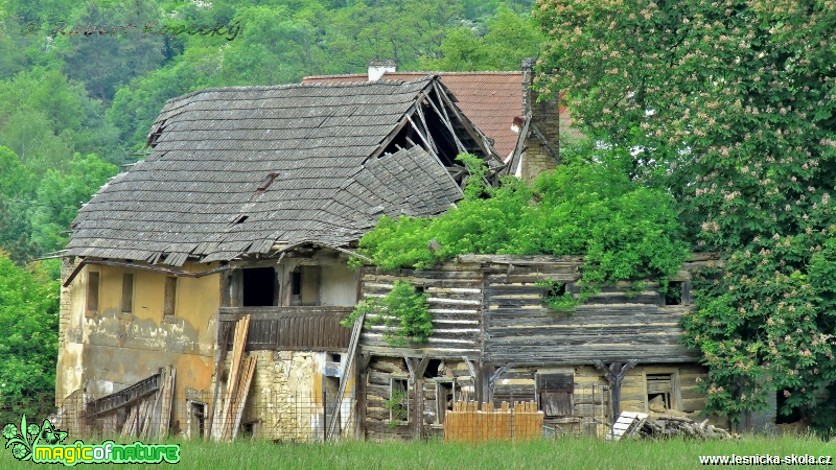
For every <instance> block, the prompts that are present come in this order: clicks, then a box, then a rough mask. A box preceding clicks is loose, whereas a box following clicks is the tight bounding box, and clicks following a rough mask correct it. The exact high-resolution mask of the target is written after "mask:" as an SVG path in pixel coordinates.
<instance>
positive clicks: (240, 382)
mask: <svg viewBox="0 0 836 470" xmlns="http://www.w3.org/2000/svg"><path fill="white" fill-rule="evenodd" d="M249 328H250V316H249V315H246V316H244V317H243V318H242V319H240V320H238V322H236V324H235V334H234V336H233V340H232V351H231V352H232V361H231V364H230V368H229V373H228V374H226V375H227V379H226V381H225V383H224V381H223V380H218V382H217V384H216V387H218V390H220V387H224V385H225V387H224V392H223V393H216V399H215V402H214V403H213V416H212V426H211V429H210V436H211V437H212V439H213V440H215V441H230V440H232V439H235V437H236V436H237V434H238V428H239V427H240V426H241V418H242V417H243V415H244V407H245V406H246V403H247V395H248V394H249V392H250V384H251V383H252V379H253V375H254V373H255V363H256V359H255V357H252V356H250V357H246V358H245V357H244V348H245V347H246V345H247V335H248V333H249ZM219 375H223V374H219Z"/></svg>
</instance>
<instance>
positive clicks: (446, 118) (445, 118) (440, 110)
mask: <svg viewBox="0 0 836 470" xmlns="http://www.w3.org/2000/svg"><path fill="white" fill-rule="evenodd" d="M436 95H437V93H436ZM426 98H427V102H428V103H429V104H430V106H432V108H433V109H434V110H435V113H436V114H437V115H438V117H439V118H440V119H441V122H443V123H444V125H445V126H446V127H447V130H448V131H450V135H452V136H453V141H454V142H455V143H456V149H457V150H458V151H459V153H465V152H467V149H466V148H465V147H464V144H463V143H462V141H461V140H459V135H458V134H456V130H455V129H453V124H452V123H451V121H450V115H448V114H447V110H446V109H445V108H444V105H443V104H441V98H439V105H438V106H436V104H435V103H434V102H433V100H432V98H431V97H430V96H426Z"/></svg>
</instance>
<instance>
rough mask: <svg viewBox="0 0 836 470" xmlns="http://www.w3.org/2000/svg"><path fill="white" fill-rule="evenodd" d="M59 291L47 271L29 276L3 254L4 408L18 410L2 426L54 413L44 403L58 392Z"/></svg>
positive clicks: (0, 349) (1, 418)
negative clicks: (27, 415)
mask: <svg viewBox="0 0 836 470" xmlns="http://www.w3.org/2000/svg"><path fill="white" fill-rule="evenodd" d="M59 288H60V286H59V281H54V280H51V278H50V276H49V275H48V274H47V273H46V272H44V269H43V267H42V266H40V265H33V266H32V267H31V268H30V270H25V269H23V268H21V267H18V266H16V265H15V264H14V263H13V262H12V261H11V260H10V259H9V258H7V257H6V256H5V255H4V254H2V253H0V331H3V332H5V334H4V335H3V336H2V338H0V357H2V358H3V367H2V368H0V403H1V404H3V405H11V404H14V408H8V407H4V409H3V413H0V422H6V421H8V420H9V419H12V418H13V417H14V419H17V417H19V416H20V414H21V413H28V414H30V415H35V414H47V413H49V412H51V411H52V409H51V402H52V400H51V399H48V400H43V397H44V396H45V395H48V394H50V393H52V391H53V390H54V388H55V357H56V356H57V354H58V338H57V331H58V296H59ZM22 429H26V428H25V426H24V427H23V428H22Z"/></svg>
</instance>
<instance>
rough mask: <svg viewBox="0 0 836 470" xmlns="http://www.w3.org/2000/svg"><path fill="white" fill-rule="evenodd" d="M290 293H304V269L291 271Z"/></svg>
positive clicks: (297, 294)
mask: <svg viewBox="0 0 836 470" xmlns="http://www.w3.org/2000/svg"><path fill="white" fill-rule="evenodd" d="M290 286H291V287H290V295H293V296H297V297H298V296H299V294H301V293H302V271H300V270H298V269H297V270H295V271H293V272H292V273H290Z"/></svg>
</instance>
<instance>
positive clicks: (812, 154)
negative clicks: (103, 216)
mask: <svg viewBox="0 0 836 470" xmlns="http://www.w3.org/2000/svg"><path fill="white" fill-rule="evenodd" d="M536 12H537V13H536V14H537V18H538V20H539V21H540V24H541V25H542V27H543V30H544V31H545V32H546V33H547V34H548V35H549V41H548V43H547V45H546V50H545V53H544V55H543V56H542V58H541V61H540V71H541V73H542V75H541V77H540V83H541V85H542V86H543V87H544V88H547V89H549V90H551V91H553V92H555V91H557V90H564V91H565V92H566V94H567V96H568V98H569V103H570V105H571V107H572V111H573V113H574V115H573V116H574V117H575V119H576V120H578V121H580V122H581V123H582V124H583V125H584V126H585V131H586V132H587V133H588V134H589V135H591V136H593V137H594V138H598V139H601V140H604V141H606V142H609V143H610V145H613V146H620V147H622V148H625V149H630V150H632V151H631V152H629V155H631V156H632V157H631V158H632V162H631V165H629V166H630V167H631V170H632V171H633V173H634V176H636V177H638V178H641V179H643V180H645V181H647V182H649V183H650V184H656V185H662V186H665V187H667V188H668V189H669V190H670V191H671V192H673V193H674V194H675V195H676V196H677V197H678V199H679V201H680V203H681V204H682V207H683V210H684V211H685V212H686V213H691V214H694V216H693V217H691V218H690V219H689V223H690V224H691V228H692V231H693V232H694V233H695V234H696V236H697V240H698V242H697V248H699V249H704V250H717V251H719V252H721V253H722V255H723V256H724V258H725V261H726V262H725V266H724V273H723V274H722V275H720V276H719V277H716V278H714V279H711V280H709V281H707V283H706V284H705V285H704V286H703V289H702V290H701V293H700V295H699V296H698V302H697V308H696V311H695V312H694V313H693V314H692V315H691V316H690V317H689V319H688V321H687V322H686V325H685V326H686V333H687V337H688V342H689V344H691V345H692V346H694V347H698V348H700V349H701V350H702V352H703V357H704V362H705V363H706V364H707V365H708V366H709V368H710V380H709V381H708V382H707V384H706V389H707V392H708V399H709V405H710V406H711V407H713V408H714V409H716V410H720V411H723V412H725V413H728V414H729V415H731V416H732V417H739V416H740V414H741V413H743V412H746V411H750V410H756V409H760V408H762V407H763V406H764V405H765V403H766V399H767V395H768V394H772V393H776V391H777V393H778V397H779V399H780V402H781V404H782V411H784V412H789V411H790V410H792V409H800V410H802V411H804V412H806V413H808V414H811V415H814V419H815V420H818V421H819V422H822V423H823V422H826V421H829V422H830V423H831V425H832V423H834V422H836V415H828V414H827V413H826V412H825V411H826V410H825V409H824V408H823V407H817V397H821V396H822V394H823V393H827V392H828V390H829V393H830V394H831V400H832V399H833V398H836V360H834V353H836V342H834V336H833V333H834V331H836V311H834V309H833V299H834V297H833V295H834V284H833V283H834V280H833V278H832V277H830V278H829V279H822V278H820V277H819V276H821V275H823V274H827V273H830V274H832V273H833V271H834V269H833V265H834V263H836V260H835V259H834V253H833V249H832V246H833V243H834V242H833V237H834V236H836V226H835V225H834V220H836V218H834V208H833V204H832V202H831V195H832V194H833V192H834V190H835V189H836V188H834V183H835V182H836V162H834V159H836V137H834V124H836V116H834V103H836V99H834V98H836V97H834V90H836V87H834V82H835V81H836V61H835V60H834V58H836V57H834V49H833V44H836V38H834V34H836V9H834V8H833V5H832V2H829V1H826V0H817V1H804V0H782V1H769V0H722V1H706V0H683V1H658V0H657V1H651V0H626V1H623V2H601V1H598V0H541V1H540V2H539V3H538V7H537V8H536Z"/></svg>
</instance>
